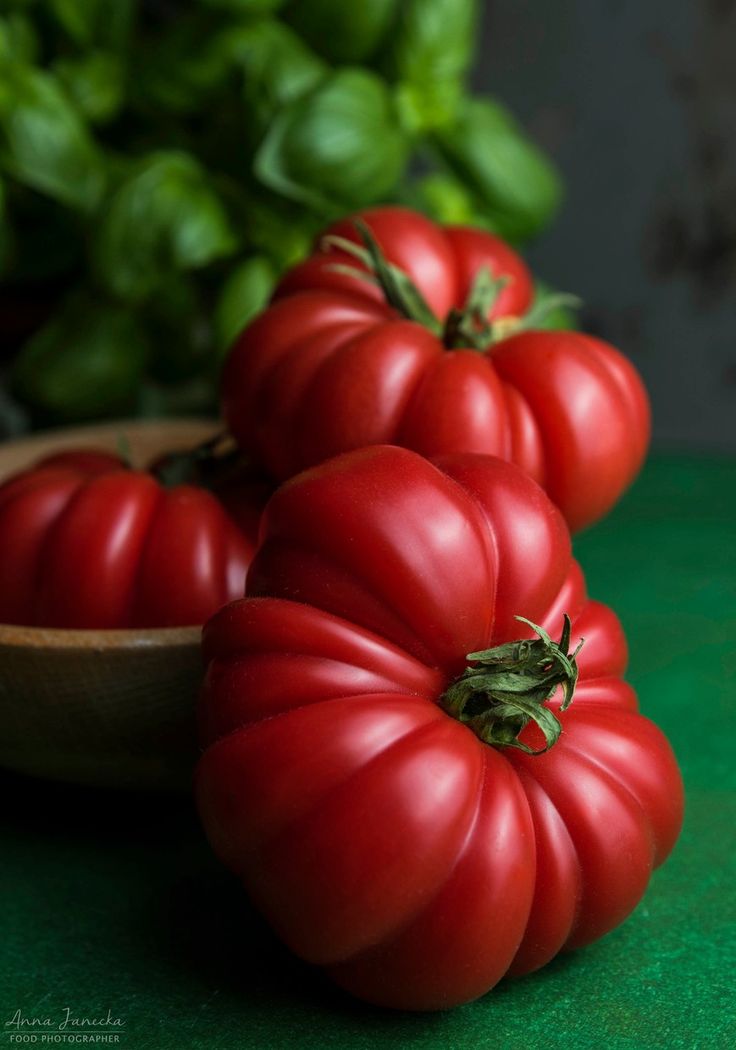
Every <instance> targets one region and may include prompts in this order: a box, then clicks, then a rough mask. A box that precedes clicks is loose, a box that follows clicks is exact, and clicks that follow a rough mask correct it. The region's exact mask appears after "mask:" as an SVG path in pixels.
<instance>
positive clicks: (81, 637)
mask: <svg viewBox="0 0 736 1050" xmlns="http://www.w3.org/2000/svg"><path fill="white" fill-rule="evenodd" d="M201 637H202V626H201V625H195V626H193V627H116V628H110V629H107V630H99V629H97V628H66V627H26V626H24V625H23V624H12V623H7V624H6V623H0V648H4V649H11V648H12V649H54V650H70V651H71V650H80V649H90V650H99V649H107V650H110V649H119V650H126V649H154V648H161V647H164V646H167V647H169V648H186V647H188V646H192V645H196V646H199V644H200V641H201Z"/></svg>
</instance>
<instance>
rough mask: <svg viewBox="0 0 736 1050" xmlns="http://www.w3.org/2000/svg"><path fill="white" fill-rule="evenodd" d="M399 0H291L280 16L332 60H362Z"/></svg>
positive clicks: (372, 49) (380, 36) (370, 51)
mask: <svg viewBox="0 0 736 1050" xmlns="http://www.w3.org/2000/svg"><path fill="white" fill-rule="evenodd" d="M397 3H398V0H350V2H349V3H346V2H345V0H291V3H290V4H289V5H288V7H287V8H286V10H285V11H284V14H283V17H284V18H285V19H286V21H287V22H288V23H289V24H290V25H292V26H293V27H294V28H295V29H296V30H297V31H298V32H299V34H300V35H301V36H302V37H304V39H305V40H306V41H307V42H308V43H309V44H310V45H311V46H312V47H313V48H314V49H315V51H317V52H318V53H319V54H321V55H324V57H325V58H328V59H329V60H330V61H331V62H340V63H346V64H347V63H353V62H364V61H365V60H366V59H368V58H370V57H371V56H372V55H373V54H374V53H375V51H376V49H377V47H378V45H379V43H380V42H381V40H382V39H383V37H384V36H385V35H386V31H387V30H388V27H389V25H390V23H391V20H392V18H393V16H394V12H395V10H396V7H397Z"/></svg>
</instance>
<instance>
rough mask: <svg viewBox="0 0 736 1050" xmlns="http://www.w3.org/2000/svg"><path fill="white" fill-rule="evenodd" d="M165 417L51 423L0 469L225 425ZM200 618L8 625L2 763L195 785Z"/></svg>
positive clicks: (0, 632)
mask: <svg viewBox="0 0 736 1050" xmlns="http://www.w3.org/2000/svg"><path fill="white" fill-rule="evenodd" d="M217 429H218V427H217V424H216V423H213V422H208V421H205V420H194V419H192V420H164V421H156V422H148V421H134V422H125V423H110V424H103V425H95V426H90V427H84V428H75V429H65V430H57V431H48V432H45V433H42V434H36V435H33V436H32V437H29V438H26V439H22V440H19V441H13V442H7V443H5V444H0V480H2V479H4V478H5V477H7V476H8V475H9V474H12V473H15V471H17V470H21V469H23V468H24V467H26V466H30V464H31V463H33V462H34V461H35V460H37V459H39V458H40V457H41V456H43V455H45V454H47V453H48V452H50V451H57V450H60V449H62V448H70V447H77V448H79V447H90V448H98V449H105V450H108V451H115V450H116V449H117V447H118V442H119V441H120V439H121V437H122V438H124V440H125V442H126V443H127V446H128V448H129V450H130V452H129V454H130V460H131V463H132V464H133V466H144V465H145V464H147V463H148V462H149V461H150V460H151V459H153V458H154V457H155V456H156V455H158V454H160V453H162V452H164V451H173V450H177V449H185V448H188V447H191V446H193V445H196V444H197V443H198V442H201V441H205V440H206V439H207V438H208V437H211V436H213V435H214V434H215V432H216V431H217ZM200 630H201V628H200V626H199V625H195V626H192V627H166V628H154V629H145V630H143V629H141V630H108V631H95V630H89V631H81V630H59V629H56V628H48V627H22V626H16V625H7V624H0V765H3V766H6V767H8V768H10V769H14V770H18V771H20V772H23V773H30V774H33V775H36V776H43V777H52V778H54V779H56V780H66V781H74V782H76V783H83V784H94V785H99V786H106V787H125V788H135V789H144V790H145V789H180V788H187V787H188V785H189V782H190V779H191V772H192V767H193V764H194V758H195V756H196V737H195V725H194V705H195V700H196V695H197V690H198V688H199V683H200V680H201V676H202V665H201V658H200V651H199V640H200Z"/></svg>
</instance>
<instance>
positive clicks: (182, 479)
mask: <svg viewBox="0 0 736 1050" xmlns="http://www.w3.org/2000/svg"><path fill="white" fill-rule="evenodd" d="M238 457H239V453H238V451H237V450H236V449H235V446H234V444H233V442H232V439H231V438H229V437H228V435H227V434H226V433H225V432H222V433H219V434H216V435H215V436H214V437H212V438H209V439H208V440H207V441H203V442H202V443H201V444H200V445H196V446H195V447H194V448H188V449H184V450H182V451H180V452H169V453H168V454H167V455H165V456H162V457H161V459H159V460H158V461H157V462H156V464H155V466H154V467H153V468H152V469H151V473H152V474H153V476H154V477H155V478H156V480H157V481H158V482H159V483H160V484H161V485H163V487H164V488H167V489H170V488H175V487H176V486H177V485H188V484H191V485H197V486H199V487H200V488H212V487H213V485H214V484H216V483H217V482H218V481H220V480H221V477H222V475H223V473H224V472H225V470H229V469H230V468H231V466H232V464H233V463H234V462H235V461H236V459H237V458H238Z"/></svg>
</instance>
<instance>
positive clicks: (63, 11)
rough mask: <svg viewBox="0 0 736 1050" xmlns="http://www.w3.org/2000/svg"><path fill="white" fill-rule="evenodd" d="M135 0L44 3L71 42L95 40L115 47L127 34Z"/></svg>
mask: <svg viewBox="0 0 736 1050" xmlns="http://www.w3.org/2000/svg"><path fill="white" fill-rule="evenodd" d="M137 2H138V0H46V5H47V6H48V7H49V8H50V9H51V12H52V14H53V16H54V18H55V19H56V22H57V23H58V25H60V26H61V28H62V29H63V30H64V32H65V33H66V34H67V36H69V37H70V38H71V39H72V40H73V41H74V43H75V44H77V45H78V46H80V47H88V46H89V45H91V44H93V43H96V44H100V45H104V46H108V47H111V48H114V49H116V50H117V49H119V48H122V47H124V46H125V44H126V42H127V40H128V37H129V35H130V32H131V29H132V26H133V18H134V15H135V13H136V7H137Z"/></svg>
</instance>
